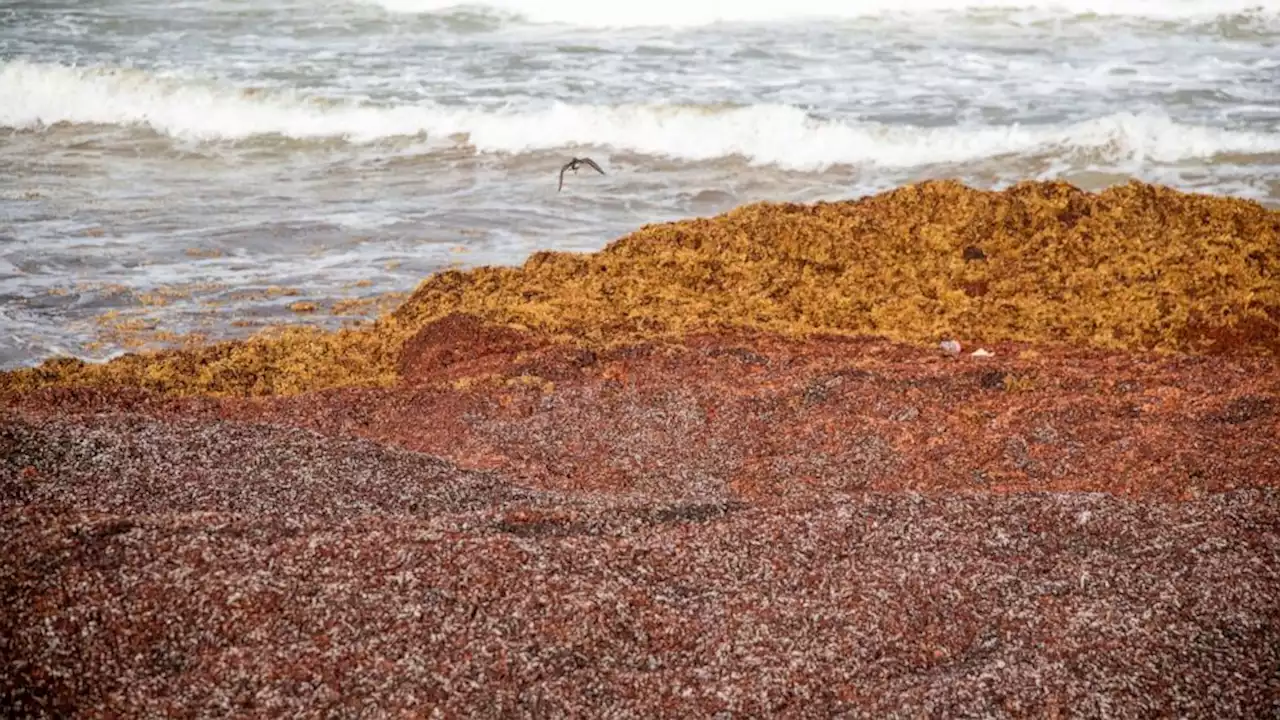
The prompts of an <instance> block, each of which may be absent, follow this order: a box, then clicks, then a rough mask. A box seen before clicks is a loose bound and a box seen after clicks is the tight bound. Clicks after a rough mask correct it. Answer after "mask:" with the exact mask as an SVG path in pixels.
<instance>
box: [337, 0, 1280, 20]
mask: <svg viewBox="0 0 1280 720" xmlns="http://www.w3.org/2000/svg"><path fill="white" fill-rule="evenodd" d="M355 1H356V2H360V3H363V4H366V5H376V6H379V7H382V8H383V9H385V10H388V11H391V12H398V13H443V12H451V11H454V10H459V9H471V10H479V11H482V12H497V13H500V14H504V15H514V16H518V17H522V18H525V19H527V20H531V21H533V22H547V23H567V24H572V25H588V26H646V25H648V26H653V25H666V26H691V25H704V24H708V23H713V22H779V21H786V20H803V19H810V18H859V17H875V16H882V15H920V14H936V13H943V12H946V13H956V12H960V13H964V12H974V11H1014V12H1022V13H1025V12H1030V13H1031V14H1032V16H1063V15H1100V16H1120V17H1143V18H1152V19H1159V20H1189V19H1205V18H1214V17H1220V16H1223V15H1240V14H1246V13H1262V14H1280V1H1277V0H855V1H853V2H850V0H733V1H730V0H646V2H639V3H630V2H612V3H610V2H601V1H600V0H483V1H480V2H476V1H474V0H462V1H461V2H460V1H459V0H355Z"/></svg>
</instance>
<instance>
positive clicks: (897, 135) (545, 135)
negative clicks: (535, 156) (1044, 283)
mask: <svg viewBox="0 0 1280 720" xmlns="http://www.w3.org/2000/svg"><path fill="white" fill-rule="evenodd" d="M455 120H456V121H457V126H456V127H455V128H452V129H453V131H455V132H467V133H468V135H469V138H470V143H471V144H472V145H474V146H475V147H476V148H477V149H478V150H481V151H489V152H521V151H530V150H542V149H551V148H557V147H566V146H572V145H603V146H608V147H612V148H617V149H623V150H629V151H633V152H638V153H644V154H652V155H664V156H669V157H674V158H678V159H682V160H693V161H697V160H712V159H716V158H723V157H731V156H741V157H745V158H747V159H749V160H750V161H752V162H754V163H758V164H770V165H777V166H780V167H784V168H788V169H795V170H823V169H826V168H828V167H831V166H833V165H839V164H864V163H870V164H874V165H878V166H881V167H916V166H922V165H929V164H935V163H962V162H971V161H975V160H982V159H984V158H991V157H998V156H1001V155H1018V154H1031V153H1034V154H1055V155H1056V154H1075V153H1087V154H1090V155H1099V156H1101V158H1102V159H1104V160H1107V161H1111V162H1125V161H1129V162H1141V161H1144V160H1152V161H1156V162H1177V161H1179V160H1184V159H1189V158H1198V157H1212V156H1213V155H1217V154H1220V153H1241V154H1255V153H1272V152H1280V136H1276V135H1265V134H1259V133H1250V132H1233V131H1228V130H1220V129H1216V128H1207V127H1198V126H1189V125H1183V124H1179V123H1176V122H1174V121H1172V120H1170V119H1169V118H1168V117H1167V116H1163V115H1154V114H1132V113H1116V114H1113V115H1107V116H1104V117H1101V118H1096V119H1092V120H1087V121H1084V122H1079V123H1073V124H1068V125H1050V126H1017V125H1014V126H997V127H992V126H986V127H972V126H960V127H942V128H918V127H906V126H901V125H882V124H879V123H846V122H839V121H826V120H819V119H816V118H813V117H812V116H810V115H808V114H807V113H805V112H804V111H803V110H800V109H798V108H794V107H788V106H781V105H755V106H751V107H745V108H738V109H731V110H706V109H697V108H689V107H677V106H640V107H617V108H596V107H582V106H571V105H557V106H555V107H553V108H551V109H550V110H546V111H542V112H539V113H535V114H531V115H522V116H519V117H518V118H513V117H510V116H502V115H493V114H474V113H473V114H471V115H470V116H469V117H466V118H463V117H461V116H457V117H455Z"/></svg>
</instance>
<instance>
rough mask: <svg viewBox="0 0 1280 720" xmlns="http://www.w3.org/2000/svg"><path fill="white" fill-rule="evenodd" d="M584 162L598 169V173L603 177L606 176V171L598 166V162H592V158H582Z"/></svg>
mask: <svg viewBox="0 0 1280 720" xmlns="http://www.w3.org/2000/svg"><path fill="white" fill-rule="evenodd" d="M582 162H584V163H586V164H588V165H590V166H591V167H593V168H595V169H596V172H598V173H600V174H601V175H603V174H604V171H603V170H601V169H600V166H599V165H597V164H596V161H595V160H592V159H591V158H582Z"/></svg>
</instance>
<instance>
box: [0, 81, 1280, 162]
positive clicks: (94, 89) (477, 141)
mask: <svg viewBox="0 0 1280 720" xmlns="http://www.w3.org/2000/svg"><path fill="white" fill-rule="evenodd" d="M57 123H71V124H105V125H121V126H135V127H145V128H150V129H151V130H152V131H154V132H157V133H160V134H163V135H168V136H171V137H174V138H178V139H183V140H194V141H213V142H238V141H245V140H252V139H254V138H261V137H269V136H279V137H288V138H293V139H299V140H307V139H326V140H345V141H348V142H352V143H368V142H373V141H377V140H380V139H386V138H393V137H403V136H425V137H426V138H428V139H429V140H434V141H439V142H448V143H461V144H463V145H465V146H469V147H472V148H474V149H475V150H476V151H477V152H481V153H523V152H536V151H541V150H553V149H558V148H571V147H574V146H593V147H604V148H608V149H612V150H617V151H629V152H635V153H641V154H647V155H655V156H664V157H669V158H674V159H678V160H686V161H706V160H715V159H719V158H728V157H741V158H745V159H747V160H748V161H750V162H752V163H756V164H762V165H776V166H779V167H783V168H787V169H793V170H823V169H826V168H829V167H831V166H835V165H859V164H870V165H877V166H882V167H913V166H921V165H928V164H935V163H963V162H973V161H979V160H983V159H985V158H994V157H1000V156H1007V155H1036V156H1054V157H1071V156H1073V154H1083V155H1085V156H1087V157H1089V158H1093V159H1097V160H1102V161H1105V162H1111V163H1123V162H1127V161H1145V160H1152V161H1156V162H1165V163H1172V162H1178V161H1181V160H1186V159H1194V158H1210V157H1213V156H1215V155H1219V154H1227V153H1230V154H1237V155H1250V154H1265V153H1276V152H1280V135H1275V134H1265V133H1255V132H1248V131H1231V130H1224V129H1218V128H1212V127H1203V126H1197V125H1188V124H1183V123H1179V122H1175V121H1174V120H1172V119H1170V118H1169V117H1168V116H1166V115H1164V114H1161V113H1158V112H1145V113H1127V112H1121V113H1114V114H1108V115H1102V116H1099V117H1095V118H1092V119H1088V120H1083V121H1079V122H1074V123H1062V124H1048V125H1003V126H990V125H985V126H976V125H972V126H971V125H959V126H950V127H933V128H923V127H913V126H907V125H884V124H881V123H877V122H869V121H858V120H856V119H820V118H817V117H814V116H813V115H812V114H810V113H808V112H806V111H805V110H803V109H800V108H796V107H792V106H788V105H778V104H760V105H749V106H741V107H714V108H710V107H701V106H689V105H666V104H643V105H614V106H602V105H575V104H565V103H554V104H549V105H542V106H538V107H531V108H525V109H515V108H512V109H506V110H488V109H478V108H472V109H466V108H457V107H444V106H437V105H429V104H424V105H399V106H376V105H370V104H357V103H350V102H335V101H328V100H324V101H322V100H317V99H309V98H306V97H298V96H294V95H290V94H281V93H270V92H266V91H246V90H241V89H238V88H233V87H226V86H219V85H216V84H212V83H200V82H194V81H189V80H179V79H174V78H167V77H158V76H155V75H151V74H149V73H146V72H143V71H140V70H132V69H112V68H83V67H81V68H76V67H68V66H62V65H49V64H36V63H29V62H26V61H22V60H17V61H10V62H8V63H6V64H4V65H3V66H0V126H2V127H7V128H13V129H23V130H39V129H42V128H46V127H47V126H50V125H54V124H57Z"/></svg>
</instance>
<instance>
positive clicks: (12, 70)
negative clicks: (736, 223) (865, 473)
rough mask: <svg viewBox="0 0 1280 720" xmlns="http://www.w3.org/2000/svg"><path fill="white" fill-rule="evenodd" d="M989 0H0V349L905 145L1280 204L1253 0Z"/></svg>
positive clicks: (900, 151) (296, 315) (384, 283)
mask: <svg viewBox="0 0 1280 720" xmlns="http://www.w3.org/2000/svg"><path fill="white" fill-rule="evenodd" d="M1000 4H1005V5H1010V4H1011V3H1009V2H1005V3H995V2H990V1H989V0H969V1H968V2H941V1H940V0H871V1H870V2H837V1H836V0H791V1H789V2H782V1H781V0H767V1H766V0H756V1H754V2H751V1H748V2H739V3H733V4H730V3H715V2H701V3H699V2H695V1H693V0H686V1H685V2H667V1H664V0H654V1H652V2H647V3H643V4H638V5H632V4H627V5H623V4H613V5H611V4H608V3H600V2H598V1H597V2H585V1H581V0H498V1H495V2H493V3H491V4H489V5H471V6H466V7H451V6H450V3H442V2H433V1H432V0H378V1H377V2H374V1H368V2H358V1H350V2H346V1H343V0H330V1H328V2H326V1H324V0H318V1H316V2H293V1H286V0H262V1H260V2H248V1H246V2H231V1H230V0H188V1H187V2H179V3H173V2H160V1H159V0H117V1H107V0H94V1H86V2H69V1H67V0H63V1H60V2H53V1H51V2H10V3H6V4H0V367H14V366H19V365H27V364H32V363H35V362H37V361H39V360H41V359H43V358H46V357H49V356H51V355H60V354H66V355H75V356H79V357H84V358H93V359H101V358H106V357H110V356H113V355H115V354H118V353H120V352H122V351H123V350H126V349H137V348H142V347H158V346H161V345H164V344H166V343H170V342H173V341H175V339H176V338H177V337H178V336H181V335H183V334H186V333H192V332H198V333H202V334H203V335H204V336H206V337H208V338H211V339H219V338H226V337H235V336H243V335H245V334H247V333H250V332H253V331H254V330H255V328H257V327H260V326H261V325H263V324H271V323H280V322H308V323H318V324H323V325H325V326H330V327H332V326H336V325H338V324H341V323H342V322H348V321H350V320H351V319H352V318H354V317H359V312H364V313H366V314H367V313H369V312H372V311H374V310H376V309H377V306H376V305H374V304H371V303H369V304H365V305H360V306H356V307H355V308H354V309H353V307H352V306H351V305H350V304H347V305H346V306H343V305H337V306H336V307H335V303H341V302H342V301H344V300H361V299H364V300H371V299H374V298H377V297H379V296H383V295H384V294H386V293H395V292H401V293H403V292H409V291H411V290H412V289H413V288H414V287H415V285H416V284H417V283H418V282H419V281H420V280H422V279H423V278H424V277H425V276H427V275H428V274H430V273H432V272H434V271H437V270H440V269H441V268H444V267H450V266H456V267H469V266H474V265H478V264H496V263H501V264H514V263H519V262H521V261H523V260H524V258H525V257H527V256H528V254H529V253H531V252H533V251H535V250H539V249H558V250H575V251H590V250H595V249H598V248H600V247H602V246H604V245H605V244H606V243H608V242H609V241H611V240H613V239H615V238H617V237H619V236H621V235H623V234H625V233H627V232H630V231H632V230H634V229H636V228H638V227H639V226H641V225H643V224H645V223H650V222H658V221H663V220H670V219H676V218H681V217H689V216H695V215H709V214H714V213H718V212H721V211H724V210H727V209H730V208H732V207H735V206H737V205H740V204H743V203H747V202H752V201H757V200H781V201H813V200H819V199H828V200H829V199H841V198H850V197H857V196H860V195H864V194H867V193H871V192H876V191H880V190H884V189H887V188H890V187H894V186H896V185H900V184H902V183H904V182H911V181H917V180H921V179H926V178H931V177H955V178H959V179H962V180H964V181H966V182H968V183H970V184H973V185H976V186H980V187H993V188H999V187H1004V186H1006V185H1008V184H1010V183H1012V182H1016V181H1018V180H1022V179H1050V178H1061V179H1066V180H1069V181H1071V182H1074V183H1076V184H1078V185H1081V186H1082V187H1085V188H1088V189H1100V188H1103V187H1106V186H1107V185H1110V184H1113V183H1117V182H1123V181H1125V180H1127V179H1128V178H1130V177H1137V178H1141V179H1144V180H1148V181H1153V182H1160V183H1166V184H1169V185H1172V186H1175V187H1179V188H1183V189H1189V190H1197V191H1202V192H1210V193H1220V194H1230V195H1237V196H1242V197H1249V198H1254V199H1257V200H1260V201H1262V202H1264V203H1266V204H1269V205H1273V206H1280V1H1275V0H1272V1H1270V2H1256V1H1253V2H1250V1H1248V0H1244V1H1240V2H1235V1H1233V0H1220V1H1217V2H1214V1H1211V0H1183V1H1182V2H1178V1H1174V2H1150V1H1148V0H1121V1H1120V2H1103V1H1102V0H1061V1H1059V2H1038V1H1029V2H1023V3H1022V4H1020V5H1018V4H1017V3H1016V2H1014V3H1012V5H1014V6H1013V7H1005V8H1000V7H996V6H998V5H1000ZM574 155H579V156H581V155H589V156H591V157H593V158H595V159H596V160H597V161H599V162H600V164H601V165H602V166H603V167H604V168H605V170H606V172H607V174H606V175H603V176H601V175H597V174H595V173H594V172H592V171H589V170H587V171H580V172H579V173H578V174H577V175H573V174H570V175H568V176H566V180H565V187H564V190H563V191H562V192H557V190H556V181H557V172H558V170H559V168H560V166H561V164H563V163H564V162H565V161H566V160H568V159H569V158H570V157H572V156H574ZM391 300H393V298H391V299H389V300H388V302H390V301H391ZM297 302H306V303H311V304H312V305H314V306H315V310H314V311H310V312H295V311H294V310H291V309H290V305H291V304H293V303H297ZM383 307H384V309H385V307H387V306H386V305H384V306H383ZM297 309H301V308H297Z"/></svg>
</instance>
